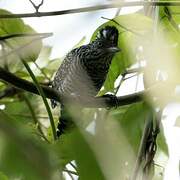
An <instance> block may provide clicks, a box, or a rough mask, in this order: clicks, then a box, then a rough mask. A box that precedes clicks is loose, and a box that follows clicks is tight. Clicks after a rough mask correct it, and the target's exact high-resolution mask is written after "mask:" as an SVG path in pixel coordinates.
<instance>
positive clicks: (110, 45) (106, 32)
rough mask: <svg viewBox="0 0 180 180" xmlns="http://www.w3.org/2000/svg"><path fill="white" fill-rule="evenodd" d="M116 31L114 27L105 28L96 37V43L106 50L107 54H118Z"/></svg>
mask: <svg viewBox="0 0 180 180" xmlns="http://www.w3.org/2000/svg"><path fill="white" fill-rule="evenodd" d="M118 35H119V33H118V30H117V28H116V27H115V26H105V27H104V28H103V29H101V30H100V31H99V33H98V35H97V41H98V42H99V46H102V48H106V49H107V52H110V53H116V52H119V51H120V49H119V48H118Z"/></svg>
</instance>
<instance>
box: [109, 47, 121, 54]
mask: <svg viewBox="0 0 180 180" xmlns="http://www.w3.org/2000/svg"><path fill="white" fill-rule="evenodd" d="M108 51H109V52H111V53H117V52H119V51H121V49H120V48H118V47H110V48H108Z"/></svg>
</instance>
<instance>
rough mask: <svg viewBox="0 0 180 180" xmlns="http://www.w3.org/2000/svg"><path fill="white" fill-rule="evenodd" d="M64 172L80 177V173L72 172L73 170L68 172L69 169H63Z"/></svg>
mask: <svg viewBox="0 0 180 180" xmlns="http://www.w3.org/2000/svg"><path fill="white" fill-rule="evenodd" d="M63 171H64V172H69V173H71V174H74V175H76V176H78V173H77V172H75V171H71V170H68V169H63Z"/></svg>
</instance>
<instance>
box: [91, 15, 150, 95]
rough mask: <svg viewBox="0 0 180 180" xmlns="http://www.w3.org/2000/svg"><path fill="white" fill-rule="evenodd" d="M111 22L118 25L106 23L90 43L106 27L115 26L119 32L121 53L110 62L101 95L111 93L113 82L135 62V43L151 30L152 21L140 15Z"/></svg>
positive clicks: (122, 17)
mask: <svg viewBox="0 0 180 180" xmlns="http://www.w3.org/2000/svg"><path fill="white" fill-rule="evenodd" d="M113 20H114V21H116V22H117V23H118V24H119V25H118V24H116V23H115V22H112V21H108V22H106V23H104V24H103V25H101V26H100V27H98V29H97V30H96V31H95V32H94V34H93V36H92V38H91V41H93V40H94V39H95V38H96V36H97V33H98V31H99V30H100V29H101V28H103V27H105V26H107V25H110V26H115V27H116V28H117V29H118V31H119V39H118V47H119V48H120V49H121V52H119V53H117V54H116V55H115V56H114V58H113V60H112V64H111V67H110V69H109V72H108V75H107V79H106V81H105V83H104V90H103V93H106V92H109V91H111V92H113V91H114V82H115V80H116V79H117V77H118V76H119V75H120V74H122V73H123V72H124V71H125V70H126V69H127V68H128V67H130V66H131V65H132V64H134V63H135V62H136V61H137V59H136V50H137V47H138V46H139V44H138V43H137V42H138V40H139V39H141V38H142V36H145V35H146V33H149V31H150V30H151V28H152V21H151V20H150V19H149V18H147V17H146V16H143V15H141V14H136V13H135V14H128V15H121V16H117V17H116V18H114V19H113Z"/></svg>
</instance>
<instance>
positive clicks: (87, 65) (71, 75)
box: [51, 26, 120, 137]
mask: <svg viewBox="0 0 180 180" xmlns="http://www.w3.org/2000/svg"><path fill="white" fill-rule="evenodd" d="M117 44H118V30H117V29H116V27H114V26H106V27H104V28H103V29H101V30H100V31H99V34H98V35H97V38H96V39H95V40H94V41H92V42H91V43H89V44H87V45H83V46H81V47H79V48H76V49H73V50H72V51H70V52H69V53H68V54H67V55H66V57H65V59H64V61H63V62H62V64H61V66H60V67H59V69H58V71H57V73H56V75H55V77H54V80H53V83H52V88H54V89H55V90H57V91H59V92H60V94H61V95H63V96H65V97H77V98H78V97H80V98H81V99H82V98H88V97H94V96H96V95H97V93H98V92H99V90H100V89H101V87H102V86H103V83H104V81H105V79H106V76H107V73H108V70H109V66H110V64H111V61H112V58H113V56H114V54H115V53H116V52H118V51H119V50H120V49H119V48H118V47H117ZM51 104H52V108H54V107H55V106H56V105H57V102H56V101H54V100H51ZM64 111H65V106H64V105H62V104H61V117H60V119H59V124H58V127H57V136H58V137H59V136H60V135H61V134H62V133H63V132H64V131H65V129H66V128H68V127H67V126H68V119H67V116H66V113H65V112H64Z"/></svg>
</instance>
